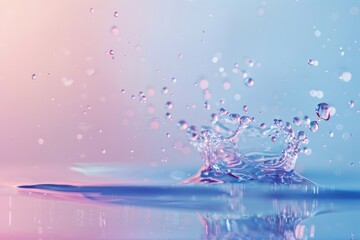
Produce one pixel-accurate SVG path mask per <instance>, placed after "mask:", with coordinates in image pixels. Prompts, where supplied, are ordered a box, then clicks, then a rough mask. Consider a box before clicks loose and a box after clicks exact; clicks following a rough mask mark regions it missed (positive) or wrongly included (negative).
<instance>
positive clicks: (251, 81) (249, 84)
mask: <svg viewBox="0 0 360 240" xmlns="http://www.w3.org/2000/svg"><path fill="white" fill-rule="evenodd" d="M245 85H246V86H247V87H253V86H254V85H255V81H254V79H252V78H247V79H246V80H245Z"/></svg>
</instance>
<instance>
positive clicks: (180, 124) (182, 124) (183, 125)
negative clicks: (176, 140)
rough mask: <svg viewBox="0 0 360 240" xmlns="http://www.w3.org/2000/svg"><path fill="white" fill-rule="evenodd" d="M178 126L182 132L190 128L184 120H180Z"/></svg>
mask: <svg viewBox="0 0 360 240" xmlns="http://www.w3.org/2000/svg"><path fill="white" fill-rule="evenodd" d="M178 126H179V128H180V129H181V130H185V129H187V127H188V125H187V122H186V121H184V120H180V121H179V122H178Z"/></svg>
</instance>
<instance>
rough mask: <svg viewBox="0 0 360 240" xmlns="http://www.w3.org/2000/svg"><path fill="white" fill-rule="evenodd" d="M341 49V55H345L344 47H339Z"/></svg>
mask: <svg viewBox="0 0 360 240" xmlns="http://www.w3.org/2000/svg"><path fill="white" fill-rule="evenodd" d="M339 51H340V56H344V55H345V51H344V49H343V48H342V47H340V48H339Z"/></svg>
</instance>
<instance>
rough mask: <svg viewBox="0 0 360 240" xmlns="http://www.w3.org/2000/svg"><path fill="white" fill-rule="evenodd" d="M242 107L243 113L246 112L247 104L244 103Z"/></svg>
mask: <svg viewBox="0 0 360 240" xmlns="http://www.w3.org/2000/svg"><path fill="white" fill-rule="evenodd" d="M242 109H243V111H244V112H245V113H247V112H248V106H247V105H244V106H243V108H242Z"/></svg>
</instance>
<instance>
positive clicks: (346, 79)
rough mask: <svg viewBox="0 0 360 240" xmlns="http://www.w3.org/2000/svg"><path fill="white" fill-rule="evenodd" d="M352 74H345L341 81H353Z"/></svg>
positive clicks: (342, 75)
mask: <svg viewBox="0 0 360 240" xmlns="http://www.w3.org/2000/svg"><path fill="white" fill-rule="evenodd" d="M351 77H352V75H351V73H350V72H343V73H342V74H341V76H340V80H343V81H344V82H348V81H350V80H351Z"/></svg>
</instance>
